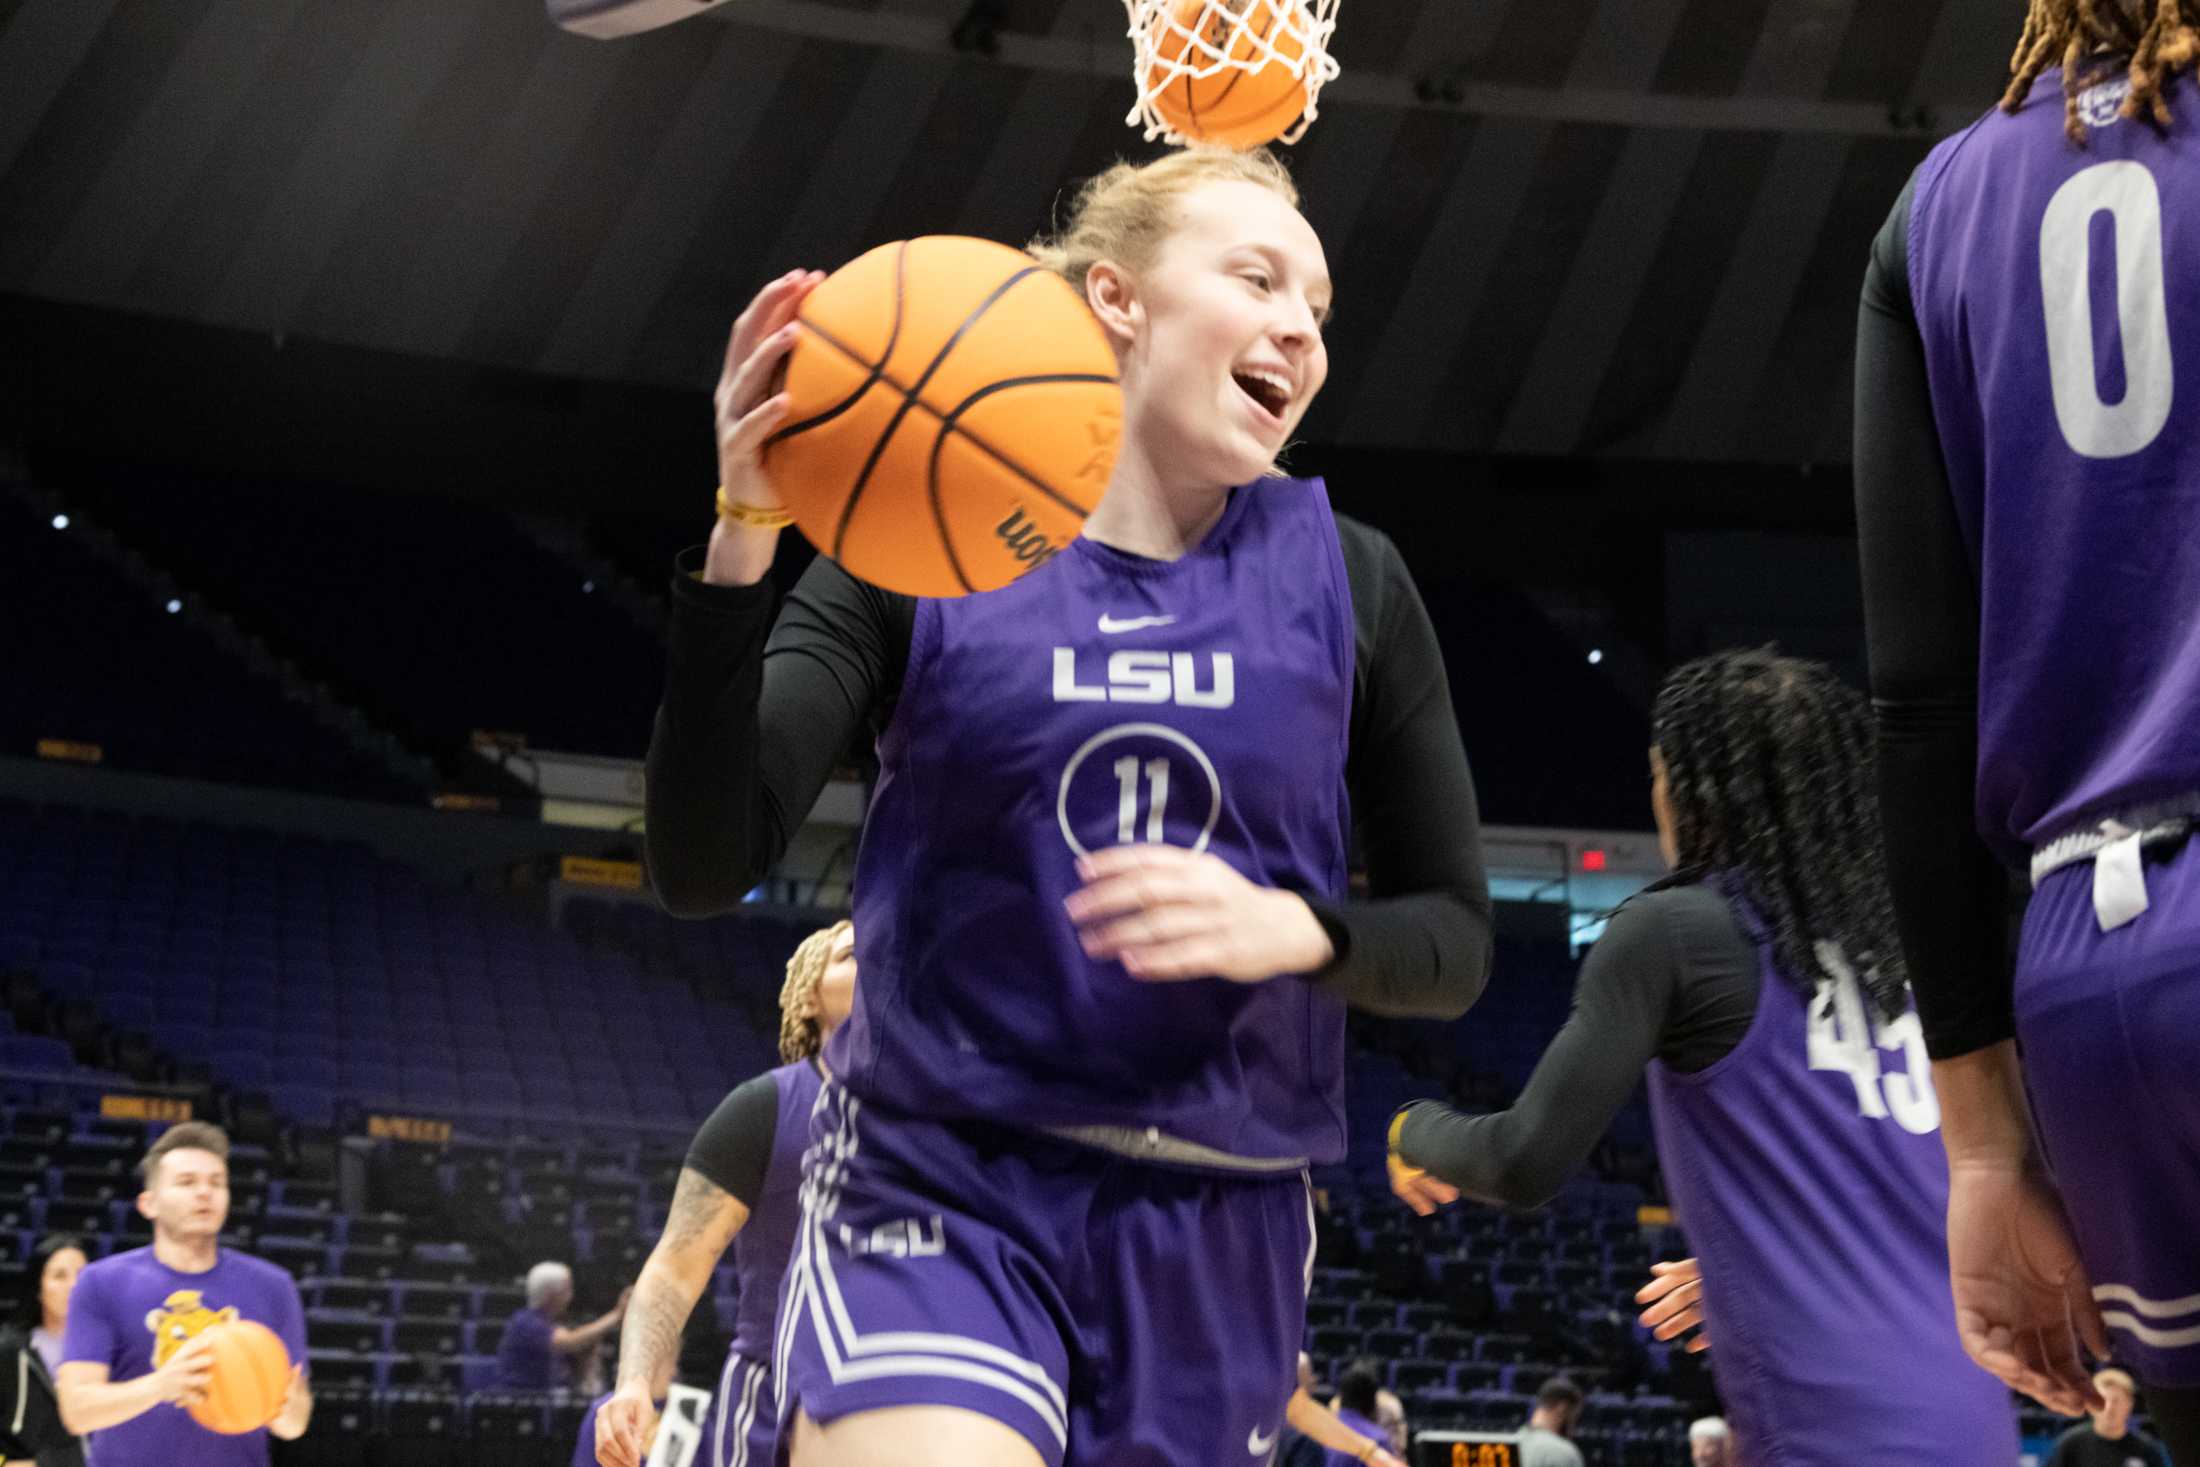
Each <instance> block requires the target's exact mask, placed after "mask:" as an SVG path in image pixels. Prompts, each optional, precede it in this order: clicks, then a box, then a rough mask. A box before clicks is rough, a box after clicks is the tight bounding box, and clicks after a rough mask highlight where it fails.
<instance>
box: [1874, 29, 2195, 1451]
mask: <svg viewBox="0 0 2200 1467" xmlns="http://www.w3.org/2000/svg"><path fill="white" fill-rule="evenodd" d="M2193 14H2194V7H2192V6H2190V5H2180V4H2178V3H2172V0H2114V3H2104V4H2099V5H2089V6H2083V7H2079V6H2074V5H2068V4H2059V3H2048V0H2041V3H2039V4H2036V5H2035V6H2034V8H2033V11H2032V15H2031V19H2030V21H2029V23H2028V25H2027V28H2026V31H2025V36H2024V40H2023V43H2022V44H2021V45H2020V47H2019V49H2018V53H2017V61H2016V71H2017V76H2016V80H2015V82H2014V84H2013V85H2012V86H2011V88H2010V90H2009V93H2008V96H2007V97H2006V98H2005V99H2004V103H2003V106H2002V108H2001V109H1999V110H1996V111H1994V112H1991V113H1989V114H1987V115H1986V116H1985V117H1984V118H1982V119H1981V120H1979V121H1978V122H1976V123H1974V124H1973V125H1971V126H1970V127H1968V128H1966V129H1965V130H1964V131H1962V132H1960V133H1958V134H1957V135H1956V136H1954V137H1952V138H1950V139H1948V140H1947V141H1946V142H1944V143H1942V144H1941V145H1940V146H1939V147H1937V148H1935V149H1934V150H1933V151H1932V153H1931V155H1930V156H1929V157H1927V159H1926V160H1925V162H1924V163H1923V164H1922V165H1921V166H1920V167H1919V168H1918V170H1917V172H1916V174H1915V175H1914V176H1913V178H1912V179H1911V182H1910V185H1909V187H1908V188H1907V189H1906V190H1905V191H1904V193H1903V195H1902V197H1901V199H1900V200H1899V201H1898V202H1897V203H1896V205H1895V208H1894V210H1893V212H1892V214H1891V215H1890V216H1889V218H1888V220H1887V223H1886V227H1885V228H1884V229H1883V230H1882V232H1881V234H1880V236H1879V238H1878V240H1877V242H1876V243H1875V245H1874V247H1873V251H1872V258H1871V264H1870V269H1869V273H1868V276H1867V280H1866V285H1865V291H1864V301H1863V309H1862V312H1861V314H1860V317H1859V327H1858V351H1857V424H1856V461H1857V483H1856V490H1857V510H1858V521H1859V526H1860V530H1861V535H1862V542H1863V552H1864V557H1863V558H1864V572H1865V601H1866V613H1867V624H1868V630H1869V635H1870V643H1871V659H1872V683H1873V692H1874V695H1875V697H1876V699H1877V700H1878V704H1879V708H1880V738H1881V743H1882V759H1883V764H1884V768H1885V772H1886V773H1885V778H1886V786H1885V794H1886V799H1885V806H1886V810H1887V831H1888V862H1889V869H1890V874H1891V877H1892V881H1893V889H1894V895H1895V900H1896V904H1897V910H1898V914H1899V917H1900V920H1901V926H1902V932H1903V938H1904V942H1905V945H1906V946H1907V948H1908V950H1909V955H1910V961H1911V966H1912V972H1913V974H1914V978H1915V983H1916V987H1917V995H1918V1005H1919V1010H1920V1013H1921V1014H1922V1016H1923V1019H1924V1024H1925V1038H1926V1044H1927V1047H1928V1049H1929V1050H1930V1052H1931V1054H1932V1056H1933V1058H1934V1060H1935V1062H1936V1064H1935V1069H1936V1073H1937V1074H1938V1077H1939V1081H1940V1092H1941V1095H1942V1100H1943V1103H1944V1105H1945V1107H1946V1141H1947V1145H1948V1150H1949V1156H1950V1161H1951V1164H1952V1167H1953V1176H1954V1186H1953V1195H1952V1199H1951V1208H1950V1222H1949V1242H1950V1248H1951V1252H1952V1263H1953V1275H1954V1291H1955V1307H1956V1311H1957V1314H1958V1317H1959V1320H1960V1321H1961V1322H1962V1326H1963V1329H1964V1332H1965V1336H1966V1341H1967V1343H1968V1344H1969V1345H1970V1347H1971V1348H1972V1350H1973V1352H1974V1354H1976V1355H1977V1357H1978V1358H1979V1359H1980V1360H1981V1362H1982V1363H1985V1364H1987V1365H1988V1366H1989V1368H1991V1369H1993V1370H1995V1371H1996V1372H1997V1373H1998V1374H2000V1375H2002V1376H2003V1378H2004V1379H2006V1380H2008V1381H2009V1382H2010V1383H2011V1384H2012V1385H2016V1386H2018V1387H2020V1388H2021V1389H2024V1390H2026V1391H2029V1392H2031V1393H2032V1394H2034V1395H2036V1396H2038V1397H2039V1398H2040V1399H2042V1400H2043V1401H2047V1402H2048V1403H2049V1404H2051V1405H2055V1406H2057V1407H2058V1408H2059V1409H2062V1410H2064V1411H2066V1412H2075V1411H2077V1410H2078V1409H2080V1408H2081V1407H2082V1406H2083V1405H2084V1404H2085V1402H2086V1399H2087V1397H2088V1395H2089V1394H2090V1393H2091V1391H2092V1387H2091V1385H2090V1382H2089V1379H2088V1373H2087V1370H2086V1368H2085V1365H2084V1362H2083V1360H2082V1359H2081V1357H2080V1350H2079V1345H2080V1343H2081V1341H2082V1342H2084V1343H2087V1344H2090V1345H2091V1346H2092V1347H2094V1348H2095V1349H2101V1348H2113V1350H2114V1352H2115V1354H2116V1355H2117V1357H2118V1358H2120V1359H2122V1360H2124V1361H2125V1362H2127V1363H2128V1364H2129V1365H2130V1366H2131V1367H2132V1368H2133V1370H2134V1372H2135V1373H2136V1374H2138V1375H2139V1376H2140V1377H2141V1378H2142V1379H2143V1380H2144V1381H2145V1382H2146V1383H2147V1385H2148V1387H2149V1392H2148V1401H2149V1406H2150V1409H2151V1410H2152V1411H2153V1412H2154V1413H2155V1415H2156V1417H2157V1419H2158V1420H2159V1421H2161V1422H2162V1424H2163V1426H2164V1428H2165V1433H2166V1434H2168V1435H2169V1436H2170V1437H2171V1438H2172V1444H2173V1446H2174V1447H2175V1450H2176V1451H2177V1453H2178V1454H2179V1456H2180V1459H2181V1460H2182V1459H2183V1457H2185V1456H2192V1457H2193V1458H2194V1459H2195V1460H2200V1250H2196V1249H2195V1248H2194V1247H2193V1241H2192V1240H2193V1238H2194V1237H2195V1235H2196V1234H2200V1080H2196V1079H2195V1071H2194V1069H2193V1066H2192V1062H2191V1060H2192V1055H2193V1052H2194V1048H2195V1044H2196V1042H2200V957H2196V954H2200V857H2196V856H2195V854H2194V852H2193V850H2192V848H2191V846H2190V845H2189V843H2187V842H2186V840H2185V833H2186V831H2187V830H2188V829H2189V826H2190V821H2191V818H2192V816H2193V815H2194V814H2195V813H2196V812H2200V138H2196V137H2195V133H2194V125H2195V120H2196V114H2195V111H2194V99H2193V96H2192V93H2191V85H2192V78H2191V67H2192V65H2193V63H2194V60H2195V58H2196V57H2200V33H2196V32H2195V30H2194V29H2193V27H2192V25H2191V24H2190V23H2189V22H2188V21H2187V20H2186V19H2185V17H2187V16H2191V15H2193ZM2066 68H2068V69H2066ZM2012 878H2014V879H2016V880H2022V881H2025V882H2027V883H2028V884H2029V885H2030V886H2031V887H2032V889H2033V895H2032V898H2031V900H2030V903H2029V906H2028V907H2027V909H2026V910H2025V912H2024V918H2023V930H2022V934H2021V936H2020V937H2019V939H2018V942H2017V951H2016V954H2015V959H2014V962H2013V963H2012V962H2011V959H2010V956H2009V952H2008V945H2007V940H2006V936H2005V934H2006V933H2007V930H2008V925H2009V914H2010V912H2011V910H2012V906H2011V903H2010V900H2009V894H2008V893H2009V888H2010V885H2011V883H2012ZM2012 969H2013V970H2014V980H2013V981H2012V976H2011V974H2012ZM2020 1046H2021V1055H2022V1060H2021V1064H2020V1062H2019V1053H2020ZM2027 1098H2028V1099H2029V1106H2027V1103H2026V1102H2027ZM2028 1110H2029V1114H2028ZM2035 1128H2036V1136H2037V1140H2036V1143H2035V1140H2034V1133H2035ZM2081 1259H2082V1264H2081V1262H2080V1260H2081ZM2104 1325H2105V1326H2106V1334H2105V1336H2104V1334H2103V1326H2104ZM2180 1421H2182V1423H2183V1425H2182V1427H2181V1428H2180V1427H2179V1425H2178V1424H2177V1423H2178V1422H2180ZM2180 1434H2181V1435H2182V1438H2183V1440H2182V1444H2181V1445H2180V1444H2178V1442H2177V1438H2178V1437H2179V1436H2180Z"/></svg>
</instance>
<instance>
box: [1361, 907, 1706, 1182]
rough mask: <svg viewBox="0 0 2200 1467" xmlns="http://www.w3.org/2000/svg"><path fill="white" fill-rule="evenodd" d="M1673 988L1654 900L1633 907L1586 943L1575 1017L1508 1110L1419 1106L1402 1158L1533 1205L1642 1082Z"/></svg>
mask: <svg viewBox="0 0 2200 1467" xmlns="http://www.w3.org/2000/svg"><path fill="white" fill-rule="evenodd" d="M1679 986H1680V974H1679V970H1678V966H1677V964H1676V963H1675V961H1674V956H1673V949H1672V944H1671V942H1670V941H1669V940H1668V934H1667V931H1666V926H1665V923H1664V922H1663V921H1662V920H1661V919H1660V918H1659V916H1658V914H1657V910H1656V907H1655V905H1654V904H1648V903H1644V902H1639V901H1638V902H1631V903H1629V904H1628V905H1627V906H1625V907H1623V908H1621V909H1620V911H1619V912H1618V913H1617V914H1616V915H1614V916H1613V918H1612V925H1611V926H1610V927H1609V928H1608V929H1607V930H1606V931H1605V934H1604V936H1603V937H1602V938H1600V939H1599V940H1598V942H1597V945H1596V946H1595V947H1594V948H1592V949H1590V952H1589V959H1588V961H1587V962H1585V963H1584V964H1582V968H1581V977H1580V978H1579V980H1578V981H1577V982H1576V984H1575V986H1574V1006H1573V1012H1572V1014H1570V1015H1569V1016H1568V1017H1567V1020H1566V1026H1565V1027H1564V1028H1563V1029H1561V1030H1560V1031H1559V1033H1558V1037H1557V1038H1556V1039H1554V1040H1552V1041H1551V1047H1550V1048H1549V1049H1548V1050H1546V1051H1544V1054H1543V1058H1542V1059H1541V1060H1539V1061H1538V1062H1537V1063H1536V1067H1535V1073H1534V1075H1532V1076H1531V1077H1529V1080H1528V1085H1527V1088H1526V1089H1525V1090H1523V1091H1522V1092H1521V1093H1520V1099H1519V1100H1518V1101H1517V1102H1516V1103H1515V1104H1514V1105H1513V1107H1512V1109H1510V1110H1503V1111H1498V1112H1497V1113H1496V1114H1494V1115H1485V1116H1470V1115H1463V1114H1461V1113H1460V1112H1458V1111H1455V1110H1453V1109H1452V1108H1451V1107H1450V1106H1447V1105H1443V1104H1440V1103H1438V1102H1435V1101H1424V1102H1423V1103H1421V1104H1419V1105H1416V1106H1414V1107H1413V1108H1412V1109H1411V1110H1409V1111H1407V1112H1406V1120H1405V1126H1404V1128H1403V1129H1402V1130H1401V1131H1400V1133H1399V1137H1398V1154H1399V1155H1400V1156H1401V1157H1402V1158H1403V1159H1404V1160H1405V1161H1406V1162H1407V1163H1408V1164H1409V1165H1412V1166H1417V1167H1422V1168H1425V1169H1426V1170H1427V1171H1429V1172H1430V1173H1431V1174H1433V1175H1434V1176H1435V1177H1437V1178H1438V1179H1439V1180H1441V1181H1445V1182H1449V1183H1451V1184H1452V1185H1453V1186H1454V1187H1457V1188H1458V1189H1459V1190H1460V1191H1461V1192H1462V1193H1464V1194H1465V1195H1467V1196H1469V1197H1473V1198H1477V1199H1479V1200H1481V1201H1485V1202H1495V1203H1502V1204H1506V1205H1510V1206H1515V1207H1541V1206H1542V1205H1543V1204H1545V1203H1547V1202H1549V1201H1550V1200H1551V1199H1552V1198H1553V1197H1555V1196H1557V1195H1558V1190H1559V1188H1561V1187H1563V1186H1564V1185H1565V1184H1566V1179H1567V1178H1568V1177H1571V1176H1572V1175H1573V1174H1574V1173H1575V1172H1576V1171H1577V1170H1579V1169H1580V1167H1581V1164H1582V1163H1583V1162H1585V1161H1587V1160H1588V1159H1589V1153H1590V1152H1591V1151H1594V1150H1595V1149H1596V1144H1597V1140H1598V1138H1600V1137H1601V1136H1603V1134H1604V1132H1605V1128H1606V1127H1608V1126H1610V1125H1611V1123H1612V1117H1613V1116H1615V1115H1617V1114H1618V1113H1619V1109H1620V1107H1621V1106H1623V1105H1625V1104H1626V1103H1627V1097H1628V1096H1629V1095H1630V1094H1632V1093H1633V1091H1634V1088H1635V1086H1636V1084H1637V1083H1638V1082H1639V1081H1640V1080H1641V1079H1642V1072H1643V1067H1644V1066H1646V1065H1648V1064H1649V1063H1650V1059H1651V1056H1653V1055H1654V1054H1656V1053H1657V1048H1658V1036H1659V1035H1660V1034H1661V1033H1663V1032H1664V1029H1665V1022H1666V1016H1667V1015H1668V1014H1669V1013H1670V1012H1671V1011H1672V1006H1673V996H1674V994H1675V993H1676V992H1677V991H1678V989H1679Z"/></svg>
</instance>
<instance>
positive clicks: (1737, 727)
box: [1651, 647, 1909, 1018]
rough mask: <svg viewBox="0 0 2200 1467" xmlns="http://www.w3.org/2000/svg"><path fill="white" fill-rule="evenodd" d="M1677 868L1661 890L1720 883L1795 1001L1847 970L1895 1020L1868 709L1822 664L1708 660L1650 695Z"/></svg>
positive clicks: (1905, 977) (1899, 977) (1898, 960)
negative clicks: (1750, 922) (1794, 991)
mask: <svg viewBox="0 0 2200 1467" xmlns="http://www.w3.org/2000/svg"><path fill="white" fill-rule="evenodd" d="M1651 729H1652V734H1653V737H1654V738H1655V739H1656V741H1657V746H1658V753H1659V756H1660V757H1661V758H1662V759H1663V760H1664V762H1665V772H1666V784H1667V789H1668V791H1669V794H1670V798H1671V804H1672V816H1673V827H1674V829H1673V836H1674V844H1675V846H1676V847H1677V849H1678V853H1679V857H1680V859H1679V862H1678V865H1677V868H1676V869H1675V871H1674V872H1673V874H1672V875H1671V876H1669V877H1667V878H1666V879H1665V880H1664V881H1663V882H1660V883H1659V885H1661V886H1673V885H1681V884H1684V883H1688V882H1694V881H1700V880H1702V879H1704V878H1705V877H1706V876H1708V875H1710V874H1711V873H1712V872H1715V871H1716V872H1722V873H1724V874H1725V876H1726V878H1727V879H1728V880H1729V881H1731V882H1733V883H1735V884H1736V885H1737V886H1738V887H1739V890H1740V894H1741V895H1742V896H1743V897H1745V898H1746V899H1747V900H1748V902H1749V904H1750V905H1751V906H1752V907H1754V908H1755V909H1756V910H1757V912H1758V914H1759V915H1760V916H1761V917H1762V918H1763V919H1764V921H1765V923H1766V924H1767V926H1768V927H1769V929H1770V933H1771V938H1772V945H1773V955H1774V958H1775V960H1776V962H1777V964H1778V966H1779V968H1780V970H1781V971H1782V972H1783V973H1785V974H1786V975H1787V976H1788V979H1789V981H1790V982H1792V983H1794V984H1795V986H1796V987H1797V988H1799V989H1801V990H1802V991H1803V992H1804V994H1805V995H1806V996H1807V995H1809V994H1810V993H1812V992H1814V991H1815V990H1816V988H1817V984H1818V980H1819V978H1820V977H1821V976H1824V977H1837V976H1838V972H1837V970H1838V969H1841V968H1844V967H1845V968H1848V969H1851V970H1853V971H1854V972H1855V973H1856V974H1857V975H1858V977H1859V979H1860V980H1861V982H1862V983H1863V986H1864V988H1865V989H1866V991H1868V992H1869V993H1870V994H1871V996H1872V999H1873V1000H1874V1002H1875V1003H1876V1004H1877V1005H1878V1008H1879V1010H1880V1012H1881V1013H1882V1014H1883V1015H1885V1016H1886V1017H1888V1018H1893V1017H1895V1016H1897V1015H1899V1014H1900V1013H1901V1012H1902V1011H1903V1008H1904V1005H1905V990H1906V989H1907V987H1908V984H1909V972H1908V968H1907V966H1906V965H1905V964H1904V962H1903V958H1902V947H1901V943H1900V940H1899V939H1898V937H1897V936H1896V933H1895V925H1894V898H1893V894H1892V893H1891V891H1890V890H1889V888H1888V885H1887V873H1886V866H1885V863H1884V861H1883V859H1882V857H1881V852H1880V830H1879V798H1878V776H1877V761H1876V759H1875V758H1874V755H1873V748H1872V722H1871V709H1870V707H1869V706H1868V705H1867V704H1866V702H1865V700H1864V697H1863V695H1862V694H1861V693H1858V692H1857V691H1856V690H1855V689H1853V688H1851V687H1849V686H1847V685H1846V684H1845V683H1843V682H1842V681H1841V680H1840V679H1839V678H1837V677H1835V676H1834V674H1833V670H1832V669H1831V668H1829V667H1827V666H1826V665H1825V664H1824V663H1821V662H1809V661H1805V660H1803V659H1801V658H1797V657H1782V656H1780V655H1779V654H1778V653H1777V652H1776V651H1775V650H1774V649H1772V648H1770V647H1765V648H1760V649H1755V650H1750V651H1735V652H1717V653H1714V654H1712V655H1711V656H1709V657H1701V658H1698V659H1696V660H1695V661H1693V662H1689V663H1686V664H1684V665H1682V666H1681V667H1678V668H1676V669H1675V670H1674V671H1673V673H1672V674H1671V675H1670V676H1669V677H1667V678H1666V680H1665V683H1664V685H1663V686H1662V687H1660V688H1659V689H1658V696H1657V702H1656V704H1655V706H1654V707H1653V709H1652V711H1651Z"/></svg>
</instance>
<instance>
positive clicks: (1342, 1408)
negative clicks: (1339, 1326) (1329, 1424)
mask: <svg viewBox="0 0 2200 1467" xmlns="http://www.w3.org/2000/svg"><path fill="white" fill-rule="evenodd" d="M1382 1389H1383V1375H1382V1367H1380V1366H1378V1365H1377V1364H1376V1363H1375V1362H1374V1361H1372V1360H1355V1361H1353V1362H1352V1363H1351V1364H1350V1365H1348V1366H1346V1367H1345V1372H1344V1374H1342V1375H1340V1376H1338V1377H1337V1399H1336V1400H1335V1401H1333V1402H1331V1403H1330V1409H1331V1410H1333V1411H1335V1412H1336V1413H1337V1420H1338V1421H1339V1422H1341V1423H1343V1424H1344V1425H1345V1426H1347V1427H1350V1428H1351V1429H1352V1431H1353V1432H1354V1433H1355V1434H1357V1435H1358V1436H1360V1437H1361V1438H1363V1439H1364V1440H1365V1442H1366V1445H1365V1446H1363V1447H1358V1448H1356V1449H1354V1450H1350V1451H1346V1450H1340V1449H1339V1448H1337V1447H1331V1448H1330V1449H1329V1451H1328V1453H1327V1455H1326V1456H1325V1457H1324V1458H1323V1462H1322V1467H1352V1464H1353V1463H1355V1462H1367V1461H1380V1460H1382V1458H1383V1457H1384V1456H1387V1455H1388V1453H1389V1449H1390V1434H1389V1433H1388V1432H1386V1431H1384V1430H1383V1428H1382V1427H1381V1426H1380V1425H1379V1424H1377V1422H1376V1420H1375V1411H1376V1398H1377V1397H1378V1396H1380V1395H1381V1394H1382Z"/></svg>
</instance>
